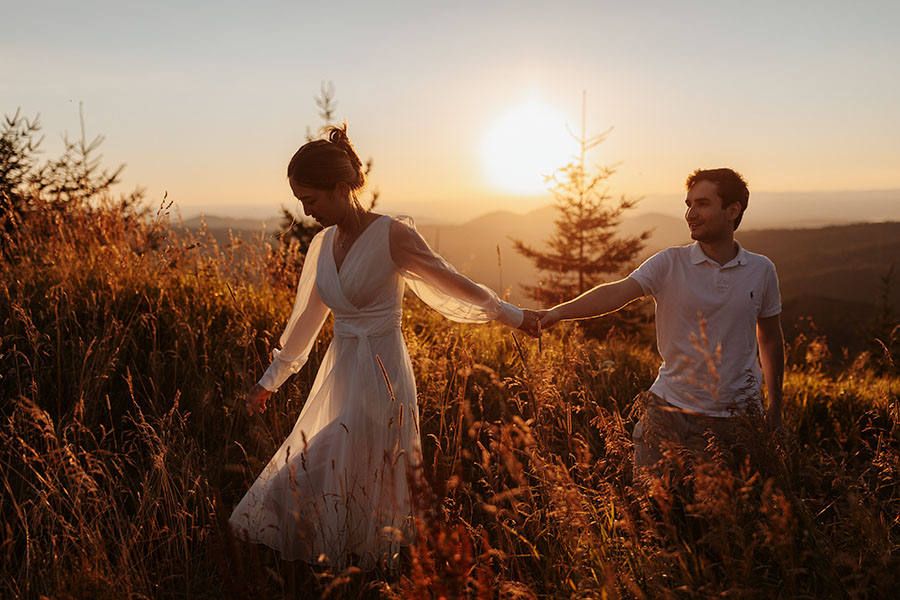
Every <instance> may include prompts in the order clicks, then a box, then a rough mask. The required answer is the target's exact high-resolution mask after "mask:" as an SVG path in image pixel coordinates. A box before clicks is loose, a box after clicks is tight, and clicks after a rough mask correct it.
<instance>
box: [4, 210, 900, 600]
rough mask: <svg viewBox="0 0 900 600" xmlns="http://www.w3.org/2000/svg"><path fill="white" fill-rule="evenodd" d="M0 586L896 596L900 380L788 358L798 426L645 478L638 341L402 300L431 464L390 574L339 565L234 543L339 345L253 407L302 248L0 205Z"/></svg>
mask: <svg viewBox="0 0 900 600" xmlns="http://www.w3.org/2000/svg"><path fill="white" fill-rule="evenodd" d="M4 215H5V216H4V217H3V219H4V223H3V226H4V228H5V230H6V231H8V232H10V233H9V235H7V237H6V238H5V239H4V240H3V245H2V259H0V260H2V262H0V278H2V281H0V322H2V339H0V398H2V400H0V402H2V404H0V411H2V415H0V416H2V422H0V517H2V531H0V597H4V598H5V597H11V598H18V597H21V598H39V597H41V596H46V597H101V598H106V597H108V598H122V597H135V598H142V597H145V598H157V597H158V598H169V597H222V596H225V597H240V598H246V597H248V596H249V595H256V596H259V597H267V596H273V597H296V598H316V597H328V598H355V597H360V596H368V597H384V598H436V597H441V596H444V597H448V598H451V597H473V598H475V597H481V598H497V597H501V598H572V597H585V598H595V597H607V598H683V597H685V598H686V597H713V596H724V597H733V598H770V597H785V598H787V597H792V598H804V597H806V598H823V597H836V598H840V597H852V598H882V597H889V596H890V594H892V593H894V590H895V589H896V588H897V585H898V576H897V573H898V572H900V561H898V558H897V550H898V544H900V523H898V519H900V518H898V514H900V483H898V482H900V439H898V438H900V428H898V422H900V414H898V413H900V408H898V396H900V379H898V377H897V376H896V374H889V375H884V374H878V373H877V372H876V371H874V370H872V369H870V368H869V367H868V366H867V365H866V364H865V362H864V361H857V362H856V363H854V364H852V365H846V368H845V369H844V370H842V371H836V372H825V371H824V370H823V369H822V368H820V367H818V366H817V365H816V364H812V365H804V366H795V367H793V368H791V369H789V372H788V375H787V378H786V394H785V395H786V398H785V405H786V421H787V432H786V434H785V435H784V436H782V437H780V438H779V437H777V436H776V437H772V435H771V432H767V431H765V429H764V428H761V427H759V426H758V424H756V425H754V427H757V429H751V430H750V435H749V436H748V437H747V441H746V443H747V446H748V448H749V450H750V452H749V458H748V459H747V461H746V462H745V463H744V464H743V465H742V466H740V467H739V468H738V469H737V470H735V471H731V470H728V469H725V468H723V467H722V466H720V465H719V463H715V462H713V463H699V464H698V463H695V462H693V461H691V460H688V458H687V457H684V456H681V455H678V454H677V453H672V454H670V456H669V460H670V462H671V471H672V473H673V476H672V477H671V479H669V480H664V481H662V482H659V483H658V484H655V485H653V486H651V487H649V488H647V487H644V486H642V485H640V484H638V483H636V482H634V481H633V480H632V444H631V438H630V433H631V430H632V428H633V426H634V422H635V418H636V413H637V410H639V409H638V408H636V407H635V403H636V401H635V400H636V398H637V397H638V396H639V394H640V392H641V391H642V390H645V389H646V388H647V387H648V386H649V385H650V383H651V382H652V381H653V378H654V376H655V371H656V368H657V367H658V364H659V363H658V361H659V359H658V357H657V355H656V353H655V350H654V349H653V348H652V347H651V346H649V345H647V344H644V343H639V342H636V341H633V340H630V339H624V338H616V339H609V340H607V341H603V342H601V341H597V340H593V339H585V337H584V336H583V335H582V333H581V330H580V329H578V328H577V327H571V326H563V327H560V328H558V329H557V330H554V331H553V332H552V333H551V334H550V335H549V336H545V339H544V342H543V344H542V348H541V349H539V348H538V346H537V344H535V343H533V342H530V341H526V340H523V339H521V338H520V339H514V337H513V334H512V333H511V332H510V331H509V330H506V329H503V328H502V327H501V326H499V325H496V324H491V325H486V326H462V325H456V324H452V323H449V322H447V321H444V320H442V319H441V318H440V317H439V316H438V315H436V314H435V313H433V312H431V311H429V310H427V309H425V308H424V307H423V306H422V305H421V304H420V303H419V302H418V301H417V300H415V299H414V298H409V299H407V301H406V307H405V311H404V318H403V324H402V327H403V332H404V336H405V338H406V340H407V342H408V345H409V350H410V355H411V357H412V360H413V365H414V369H415V373H416V381H417V384H418V389H419V403H420V412H421V423H420V428H421V432H422V438H423V448H424V454H425V460H424V465H423V469H422V473H421V474H420V475H421V477H415V474H414V477H413V479H412V481H413V482H414V484H415V489H416V498H417V506H416V514H417V525H418V529H419V534H420V535H419V536H418V537H417V540H416V542H415V545H414V546H413V547H412V548H411V549H410V551H409V552H408V553H405V554H404V556H403V561H402V567H401V569H399V570H398V571H394V572H373V573H362V572H359V571H358V570H355V569H350V570H347V571H345V572H341V573H334V572H330V571H328V570H323V569H313V568H310V567H306V566H303V565H293V564H289V563H284V562H282V561H280V560H279V559H278V558H277V556H275V555H274V554H273V553H271V552H270V551H268V550H266V549H265V548H259V547H254V546H248V545H246V544H240V543H237V542H236V541H235V540H233V539H231V538H230V536H229V532H228V530H227V528H226V527H224V525H223V523H224V519H226V518H227V516H228V514H229V513H230V508H231V507H232V506H233V505H234V504H235V503H236V502H237V500H238V499H239V498H240V497H241V495H242V494H243V493H244V492H245V491H246V490H247V488H248V487H249V485H250V483H251V482H252V480H253V478H254V477H255V475H256V474H258V472H259V471H260V470H261V468H262V467H263V465H264V464H265V462H266V461H267V460H268V459H269V457H270V456H271V454H272V453H273V452H274V450H275V449H276V448H277V446H278V445H279V444H280V442H281V440H282V439H283V437H284V436H285V435H286V434H287V432H288V431H289V430H290V428H291V427H292V425H293V423H294V420H295V419H296V416H297V414H298V413H299V411H300V408H301V407H302V403H303V399H304V398H305V394H306V391H307V390H308V389H309V386H310V384H311V381H312V377H313V376H314V374H315V371H316V369H317V367H318V361H319V360H320V359H321V357H322V355H323V354H324V349H325V344H326V343H327V341H328V338H329V332H328V331H327V328H326V331H325V332H324V333H323V335H322V337H321V340H320V342H319V343H318V345H317V347H316V349H315V350H314V352H313V354H312V357H311V360H310V364H309V366H307V367H306V368H304V369H303V371H302V372H301V373H299V374H298V375H296V376H295V377H294V378H293V379H292V380H291V382H290V383H289V384H288V385H286V386H285V388H284V390H283V391H282V392H279V393H278V394H276V395H275V396H274V397H273V398H272V402H271V404H270V408H269V410H268V411H267V412H266V413H265V415H264V416H263V417H261V418H256V417H255V418H252V419H248V418H247V417H246V415H245V414H244V413H243V412H242V411H241V410H240V404H241V395H242V393H243V391H244V390H245V389H246V388H247V387H249V385H250V384H252V382H253V381H255V380H256V378H257V377H258V376H259V374H260V373H261V371H262V369H264V368H265V366H266V365H267V364H268V350H269V348H270V347H271V346H272V344H273V343H274V340H275V339H276V337H277V335H278V333H279V328H280V327H281V326H282V324H283V323H284V321H285V319H286V317H287V313H288V311H289V310H290V306H291V301H292V290H293V286H294V285H295V282H296V279H297V276H298V273H299V269H300V267H301V265H302V260H303V257H302V255H301V254H300V253H299V252H297V251H296V248H294V249H291V248H281V247H273V246H272V245H270V244H268V243H267V242H266V241H265V240H263V239H254V240H232V241H231V242H230V243H228V244H224V245H221V246H220V245H218V244H216V243H215V242H214V240H213V239H212V238H211V236H208V235H205V234H203V233H202V232H201V233H200V234H197V235H193V236H191V235H188V234H181V235H175V234H173V233H172V230H171V228H170V227H169V224H168V223H167V220H166V218H165V215H164V214H163V212H160V213H158V214H156V215H153V214H139V213H136V212H134V208H133V207H129V206H125V205H118V204H116V203H114V202H112V201H106V202H101V203H98V204H94V205H85V204H82V205H70V206H67V207H66V208H64V209H63V208H61V207H59V206H57V205H54V204H51V203H47V202H44V201H43V200H42V199H41V198H40V197H34V198H31V199H30V201H29V203H28V209H27V210H24V211H15V212H12V211H4Z"/></svg>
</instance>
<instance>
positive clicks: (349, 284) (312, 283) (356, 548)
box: [229, 124, 539, 568]
mask: <svg viewBox="0 0 900 600" xmlns="http://www.w3.org/2000/svg"><path fill="white" fill-rule="evenodd" d="M288 180H289V182H290V185H291V190H292V191H293V192H294V195H295V196H296V197H297V198H298V199H299V200H300V202H301V203H302V204H303V210H304V212H305V213H306V214H307V215H308V216H311V217H313V218H314V219H316V221H318V222H319V223H320V224H321V225H323V226H324V227H325V229H324V230H323V231H321V232H319V233H318V234H317V235H316V236H315V238H313V240H312V243H311V244H310V247H309V250H308V252H307V255H306V261H305V262H304V265H303V271H302V273H301V276H300V283H299V285H298V286H297V297H296V300H295V301H294V308H293V311H292V313H291V316H290V318H289V320H288V323H287V326H286V328H285V331H284V333H283V334H282V336H281V349H280V350H275V351H274V352H273V355H274V360H273V362H272V364H271V365H270V366H269V368H268V370H266V372H265V374H264V375H263V377H262V379H260V381H259V383H257V384H256V385H254V386H253V388H252V389H251V390H250V391H249V392H248V394H247V408H248V410H249V411H250V412H251V414H252V413H253V412H254V411H259V412H262V411H264V410H265V404H266V400H267V399H268V397H269V396H270V395H271V394H272V392H273V391H275V390H277V389H278V388H279V387H280V386H281V385H282V384H283V383H284V381H285V380H286V379H287V378H288V377H289V376H290V375H291V374H293V373H296V372H297V371H298V370H299V369H300V368H301V367H302V366H303V364H304V363H305V362H306V359H307V356H308V355H309V352H310V349H311V348H312V346H313V343H314V341H315V339H316V337H317V335H318V333H319V330H320V329H321V327H322V325H323V323H324V322H325V319H326V317H327V316H328V313H329V311H330V312H333V313H334V339H333V340H332V342H331V345H330V346H329V348H328V351H327V352H326V354H325V357H324V359H323V361H322V364H321V366H320V368H319V371H318V373H317V375H316V379H315V381H314V383H313V385H312V389H311V390H310V393H309V396H308V398H307V400H306V404H305V405H304V407H303V410H302V411H301V413H300V416H299V417H298V419H297V423H296V425H295V426H294V429H293V431H292V432H291V434H290V435H289V436H288V438H287V439H286V440H285V442H284V444H283V445H282V446H281V448H280V449H279V450H278V451H277V452H276V453H275V456H273V457H272V459H271V460H270V461H269V463H268V465H267V466H266V468H265V469H264V470H263V472H262V474H261V475H260V476H259V478H258V479H257V480H256V482H255V483H254V484H253V486H252V487H251V488H250V491H249V492H247V494H246V495H245V496H244V498H243V499H242V500H241V501H240V503H239V504H238V506H237V507H236V508H235V509H234V512H233V513H232V515H231V518H230V519H229V522H230V523H231V525H232V528H233V529H234V531H235V533H236V535H237V536H238V537H240V538H242V539H245V540H247V541H250V542H256V543H263V544H266V545H268V546H271V547H272V548H275V549H276V550H278V551H279V552H280V553H281V554H282V556H283V558H285V559H287V560H298V559H299V560H304V561H307V562H313V563H315V562H319V560H320V558H319V557H320V556H322V555H325V556H326V557H327V560H328V562H329V563H330V564H331V565H333V566H335V567H337V568H343V567H344V566H346V564H347V563H348V561H349V560H350V559H351V557H352V558H354V559H355V560H357V561H358V564H359V565H360V566H362V567H363V568H370V567H373V566H374V565H375V564H377V563H382V562H385V561H387V562H389V563H392V562H393V561H394V560H395V558H396V556H397V553H398V550H399V547H400V546H401V545H407V544H410V543H411V542H412V538H413V526H412V522H411V507H410V494H409V489H408V487H407V471H408V470H409V469H410V468H411V467H413V466H415V465H416V464H417V461H418V459H419V455H420V443H419V431H418V421H419V415H418V408H417V406H416V387H415V381H414V379H413V371H412V365H411V364H410V359H409V354H408V352H407V349H406V345H405V343H404V341H403V337H402V335H401V333H400V316H401V314H400V313H401V300H402V297H403V290H404V285H408V286H409V287H410V288H411V289H412V290H413V291H414V292H415V293H416V294H417V295H418V296H419V297H420V298H421V299H422V300H424V301H425V302H426V303H427V304H429V305H430V306H431V307H433V308H434V309H436V310H438V311H439V312H440V313H442V314H443V315H445V316H446V317H448V318H449V319H452V320H454V321H460V322H467V323H476V322H486V321H489V320H492V319H496V320H498V321H500V322H502V323H504V324H506V325H508V326H511V327H519V328H522V329H523V330H525V331H526V332H528V333H529V334H532V335H534V334H535V333H536V332H537V327H538V322H539V321H538V318H537V315H536V314H535V313H532V312H530V311H528V312H527V314H525V313H523V311H522V310H520V309H519V308H516V307H514V306H512V305H510V304H507V303H505V302H502V301H500V299H499V298H498V297H497V295H496V294H495V293H494V292H492V291H491V290H489V289H488V288H486V287H484V286H480V285H477V284H475V283H473V282H471V281H470V280H469V279H467V278H465V277H464V276H462V275H460V274H459V273H457V272H456V271H455V270H454V269H453V267H451V266H450V265H449V264H448V263H447V262H446V261H444V260H443V259H442V258H441V257H440V256H438V255H437V254H435V253H434V252H432V251H431V249H430V248H429V247H428V245H427V244H426V243H425V241H424V240H423V239H422V237H421V236H420V235H419V233H418V232H417V231H416V230H415V229H414V228H413V226H412V224H411V222H410V221H404V220H400V219H394V218H391V217H388V216H385V215H379V214H375V213H373V212H370V211H367V210H365V209H363V208H362V206H361V205H360V204H359V202H358V200H357V192H358V191H359V190H360V189H361V188H362V187H363V185H364V184H365V176H364V173H363V171H362V161H360V159H359V157H358V156H357V154H356V152H355V151H354V149H353V146H352V145H351V143H350V140H349V139H348V137H347V130H346V124H345V125H344V126H343V127H331V128H329V130H328V136H327V139H320V140H315V141H312V142H309V143H307V144H305V145H304V146H302V147H301V148H300V149H299V150H298V151H297V153H296V154H295V155H294V157H293V158H292V159H291V161H290V164H289V165H288ZM379 359H380V363H381V364H379ZM381 365H383V367H384V373H382V370H381ZM385 379H387V381H389V382H390V386H391V387H390V391H389V389H388V385H387V383H386V381H385Z"/></svg>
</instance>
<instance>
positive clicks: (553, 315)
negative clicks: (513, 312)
mask: <svg viewBox="0 0 900 600" xmlns="http://www.w3.org/2000/svg"><path fill="white" fill-rule="evenodd" d="M539 314H540V317H541V329H550V328H551V327H553V326H554V325H556V324H557V323H559V321H560V316H559V310H557V309H556V308H551V309H550V310H542V311H539Z"/></svg>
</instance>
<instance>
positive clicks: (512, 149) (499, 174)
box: [481, 101, 576, 195]
mask: <svg viewBox="0 0 900 600" xmlns="http://www.w3.org/2000/svg"><path fill="white" fill-rule="evenodd" d="M481 150H482V160H483V164H484V168H485V171H486V174H487V177H488V180H489V181H490V183H491V185H493V186H494V187H496V188H498V189H502V190H504V191H506V192H508V193H515V194H526V195H537V194H542V193H546V192H547V184H546V182H545V181H544V176H545V175H550V174H552V173H553V172H554V171H556V169H558V168H560V167H562V166H564V165H565V164H567V163H568V162H570V161H571V159H572V157H573V155H574V154H575V150H576V146H575V142H574V140H573V139H572V136H570V135H569V133H568V130H567V129H566V122H565V119H563V118H562V116H560V114H559V113H557V112H556V111H555V110H553V109H552V108H550V107H549V106H546V105H544V104H540V103H539V102H537V101H529V102H527V103H525V104H522V105H521V106H519V107H517V108H515V109H513V110H511V111H510V112H508V113H506V114H505V115H504V116H503V117H501V118H500V119H499V120H497V121H496V122H495V123H494V124H493V125H492V126H491V127H490V128H489V129H488V130H487V133H486V135H485V137H484V141H483V143H482V148H481Z"/></svg>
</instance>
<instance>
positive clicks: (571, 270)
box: [513, 101, 651, 306]
mask: <svg viewBox="0 0 900 600" xmlns="http://www.w3.org/2000/svg"><path fill="white" fill-rule="evenodd" d="M582 102H583V101H582ZM585 128H586V126H585V113H584V104H583V103H582V117H581V135H580V136H577V135H575V134H572V136H573V137H574V138H575V140H576V141H577V142H578V144H579V148H580V152H579V155H578V156H577V158H576V159H575V160H574V161H573V162H571V163H569V164H567V165H565V166H564V167H562V168H560V169H559V170H558V171H557V172H556V173H555V174H553V175H551V176H549V177H548V178H547V180H548V183H550V189H551V191H552V192H553V196H554V199H555V204H556V208H557V210H558V211H559V218H558V219H557V220H556V231H555V232H554V233H553V234H552V235H551V236H550V239H549V240H547V247H548V249H547V250H546V251H545V250H539V249H536V248H533V247H531V246H528V245H526V244H525V243H523V242H522V241H520V240H513V243H514V245H515V249H516V251H517V252H519V253H521V254H523V255H524V256H526V257H528V258H529V259H531V260H532V262H534V264H535V266H536V267H537V268H538V269H539V270H541V271H543V272H544V274H545V275H544V277H543V278H542V279H541V281H540V283H539V284H538V285H536V286H522V287H523V289H524V290H525V292H526V293H527V294H528V295H529V296H530V297H532V298H534V299H535V300H536V301H538V302H539V303H541V304H543V305H545V306H550V305H553V304H557V303H559V302H563V301H565V300H569V299H571V298H574V297H576V296H578V295H579V294H582V293H584V292H586V291H587V290H589V289H591V288H592V287H594V286H596V285H598V284H600V283H603V282H604V281H605V280H606V279H607V278H608V276H610V275H616V274H620V273H622V272H623V271H624V270H625V269H626V268H628V267H630V266H632V265H633V263H634V261H635V259H636V258H637V255H638V253H640V251H641V250H642V249H643V248H644V244H645V242H646V240H647V239H648V238H649V237H650V233H651V232H650V231H645V232H643V233H641V234H639V235H635V236H620V235H618V229H619V226H620V225H621V223H622V214H623V213H624V212H625V211H626V210H628V209H630V208H632V207H634V205H635V204H636V203H637V200H635V199H630V198H626V197H625V196H622V197H621V198H620V199H619V200H618V203H613V202H612V200H613V198H612V196H611V195H610V193H609V188H608V187H607V185H606V183H607V180H608V179H609V178H610V177H611V176H612V175H613V173H614V172H615V171H614V170H613V169H612V168H610V167H597V168H596V170H595V171H594V172H590V171H589V169H588V167H587V166H586V164H585V155H586V154H587V152H588V151H589V150H591V149H592V148H594V147H596V146H597V145H599V144H600V143H602V142H603V141H604V139H606V135H607V133H608V131H607V132H604V133H601V134H599V135H595V136H592V137H587V135H586V134H585Z"/></svg>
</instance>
